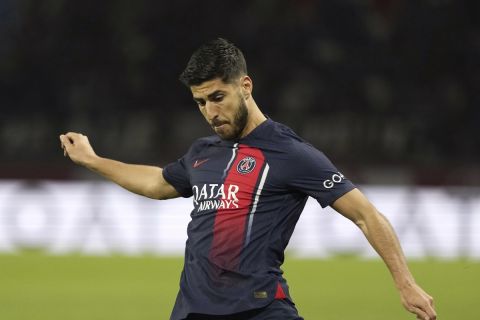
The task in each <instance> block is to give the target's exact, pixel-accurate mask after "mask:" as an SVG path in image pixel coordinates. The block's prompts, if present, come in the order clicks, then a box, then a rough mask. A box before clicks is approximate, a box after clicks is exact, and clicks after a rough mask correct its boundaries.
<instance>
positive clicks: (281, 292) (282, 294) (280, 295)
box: [275, 282, 287, 300]
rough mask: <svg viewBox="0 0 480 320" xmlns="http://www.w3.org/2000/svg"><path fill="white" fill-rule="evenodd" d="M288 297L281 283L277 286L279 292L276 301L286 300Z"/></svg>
mask: <svg viewBox="0 0 480 320" xmlns="http://www.w3.org/2000/svg"><path fill="white" fill-rule="evenodd" d="M286 298H287V295H286V294H285V291H283V288H282V285H281V284H280V282H279V283H278V284H277V292H276V293H275V299H276V300H283V299H286Z"/></svg>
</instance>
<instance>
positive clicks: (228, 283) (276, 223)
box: [60, 39, 436, 320]
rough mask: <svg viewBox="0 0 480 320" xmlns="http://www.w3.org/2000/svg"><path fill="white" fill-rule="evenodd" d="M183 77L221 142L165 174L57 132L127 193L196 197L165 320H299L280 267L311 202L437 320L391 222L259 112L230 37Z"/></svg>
mask: <svg viewBox="0 0 480 320" xmlns="http://www.w3.org/2000/svg"><path fill="white" fill-rule="evenodd" d="M180 80H181V81H182V82H183V83H184V84H185V85H186V86H187V87H189V88H190V90H191V92H192V95H193V100H194V101H195V102H196V103H197V104H198V107H199V109H200V112H201V113H202V115H203V116H204V117H205V120H206V121H207V122H208V123H209V124H210V125H211V126H212V128H213V130H214V131H215V133H216V135H214V136H210V137H205V138H200V139H198V140H197V141H195V142H194V143H193V144H192V146H191V147H190V149H189V150H188V152H187V153H186V154H185V155H184V156H183V157H182V158H180V159H179V160H178V161H175V162H173V163H171V164H169V165H167V166H166V167H165V168H163V169H162V168H159V167H154V166H142V165H132V164H126V163H122V162H118V161H115V160H111V159H106V158H103V157H99V156H97V155H96V154H95V152H94V151H93V149H92V147H91V145H90V144H89V142H88V139H87V137H86V136H84V135H82V134H78V133H72V132H70V133H67V134H65V135H61V136H60V140H61V144H62V147H63V149H64V153H65V155H68V156H69V157H70V158H71V159H72V160H73V161H74V162H76V163H78V164H80V165H83V166H85V167H87V168H89V169H91V170H93V171H95V172H98V173H99V174H101V175H103V176H104V177H106V178H107V179H110V180H112V181H113V182H115V183H117V184H119V185H120V186H122V187H124V188H126V189H128V190H130V191H132V192H135V193H138V194H140V195H144V196H147V197H150V198H154V199H170V198H175V197H179V196H182V197H191V196H193V206H194V208H193V210H192V212H191V218H192V219H191V221H190V223H189V224H188V229H187V232H188V241H187V243H186V251H185V262H184V263H185V264H184V269H183V272H182V275H181V280H180V290H179V293H178V296H177V300H176V302H175V306H174V309H173V312H172V315H171V318H170V319H172V320H179V319H242V320H245V319H250V320H266V319H276V320H294V319H302V318H301V317H300V316H299V315H298V312H297V310H296V308H295V305H294V303H293V300H292V298H291V296H290V293H289V290H288V285H287V282H286V280H285V278H284V277H283V276H282V270H281V269H280V266H281V265H282V263H283V261H284V250H285V248H286V246H287V244H288V241H289V239H290V237H291V235H292V233H293V230H294V227H295V224H296V222H297V221H298V218H299V216H300V213H301V211H302V210H303V208H304V206H305V203H306V201H307V198H308V197H309V196H311V197H314V198H315V199H316V200H317V201H318V202H319V203H320V205H321V206H322V207H326V206H331V207H333V208H334V209H335V210H336V211H338V212H339V213H340V214H342V215H344V216H345V217H347V218H348V219H350V220H352V221H353V222H354V223H355V224H356V225H357V226H359V228H360V229H361V230H362V231H363V233H364V234H365V236H366V237H367V239H368V240H369V242H370V243H371V245H372V246H373V247H374V248H375V250H376V251H377V252H378V253H379V255H380V256H381V257H382V259H383V260H384V261H385V264H386V265H387V267H388V269H389V270H390V272H391V274H392V277H393V280H394V282H395V285H396V287H397V289H398V291H399V293H400V296H401V299H402V302H403V304H404V306H405V308H406V309H407V310H409V311H411V312H413V313H415V314H416V315H417V317H418V318H419V319H429V320H434V319H436V315H435V311H434V309H433V300H432V298H431V297H430V296H429V295H428V294H427V293H426V292H424V291H423V290H422V289H421V288H420V287H419V286H418V285H417V284H416V283H415V280H414V278H413V276H412V275H411V273H410V271H409V269H408V266H407V264H406V262H405V258H404V255H403V253H402V250H401V247H400V244H399V242H398V240H397V237H396V235H395V233H394V231H393V229H392V227H391V226H390V224H389V223H388V221H387V220H386V219H385V217H384V216H383V215H382V214H380V213H379V212H378V211H377V209H376V208H375V207H374V206H373V205H372V204H371V203H370V202H369V201H368V200H367V199H366V197H365V196H364V195H363V194H362V193H361V192H360V191H359V190H358V189H357V188H356V187H355V186H354V185H353V184H352V183H351V182H350V181H349V180H348V179H347V178H345V176H344V175H343V174H342V173H340V172H339V171H338V170H337V169H336V168H335V166H334V165H333V164H332V163H331V162H330V161H329V160H328V159H327V157H326V156H325V155H324V154H323V153H322V152H320V151H318V150H317V149H315V148H314V147H313V146H312V145H310V144H308V143H307V142H305V141H304V140H303V139H302V138H300V137H298V136H297V135H296V134H295V133H294V132H293V131H292V130H291V129H289V128H288V127H286V126H285V125H282V124H280V123H277V122H275V121H273V120H271V119H268V118H267V117H265V115H264V114H263V113H262V112H261V111H260V109H259V108H258V106H257V104H256V103H255V100H254V99H253V96H252V91H253V82H252V79H251V78H250V77H249V76H248V74H247V66H246V62H245V59H244V56H243V54H242V52H241V51H240V50H239V49H238V48H237V47H235V46H234V45H233V44H232V43H230V42H228V41H226V40H224V39H216V40H214V41H211V42H209V43H206V44H205V45H203V46H201V47H200V48H199V49H198V50H197V51H196V52H195V53H194V54H193V55H192V57H191V59H190V61H189V62H188V65H187V67H186V69H185V70H184V72H183V73H182V75H181V76H180ZM312 276H314V275H312Z"/></svg>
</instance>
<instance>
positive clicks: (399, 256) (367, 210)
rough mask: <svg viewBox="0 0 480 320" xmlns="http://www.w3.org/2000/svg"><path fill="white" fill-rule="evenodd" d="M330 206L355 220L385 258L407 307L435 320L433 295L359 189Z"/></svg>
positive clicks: (420, 317) (385, 222)
mask: <svg viewBox="0 0 480 320" xmlns="http://www.w3.org/2000/svg"><path fill="white" fill-rule="evenodd" d="M331 207H332V208H334V209H335V210H336V211H338V212H339V213H340V214H342V215H343V216H345V217H346V218H348V219H350V220H351V221H352V222H353V223H355V224H356V225H357V226H358V227H359V228H360V229H361V230H362V232H363V233H364V234H365V236H366V238H367V239H368V241H369V242H370V244H371V245H372V247H373V248H374V249H375V250H376V251H377V253H378V254H379V255H380V256H381V257H382V259H383V261H385V264H386V265H387V267H388V269H389V270H390V273H391V274H392V277H393V279H394V282H395V285H396V287H397V289H398V291H399V292H400V296H401V299H402V303H403V305H404V307H405V308H406V309H407V310H408V311H410V312H412V313H414V314H416V315H417V318H418V319H428V320H435V319H436V318H437V316H436V312H435V309H434V306H433V298H432V297H431V296H430V295H428V294H427V293H426V292H425V291H424V290H423V289H422V288H420V286H418V285H417V284H416V282H415V279H414V278H413V276H412V274H411V273H410V270H409V269H408V266H407V262H406V259H405V256H404V254H403V251H402V248H401V246H400V243H399V241H398V238H397V236H396V234H395V231H394V230H393V228H392V226H391V225H390V223H389V222H388V220H387V219H386V218H385V217H384V216H383V215H382V214H381V213H380V212H379V211H378V210H377V209H376V208H375V207H374V206H373V204H372V203H371V202H370V201H369V200H368V199H367V198H366V197H365V196H364V195H363V193H362V192H360V190H358V189H353V190H352V191H350V192H348V193H346V194H345V195H343V196H341V197H340V198H338V199H337V200H336V201H334V202H333V204H332V205H331Z"/></svg>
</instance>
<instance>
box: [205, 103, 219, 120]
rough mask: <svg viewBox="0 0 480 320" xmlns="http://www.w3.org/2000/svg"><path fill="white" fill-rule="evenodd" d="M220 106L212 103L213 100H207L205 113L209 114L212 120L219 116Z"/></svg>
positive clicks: (208, 116)
mask: <svg viewBox="0 0 480 320" xmlns="http://www.w3.org/2000/svg"><path fill="white" fill-rule="evenodd" d="M218 111H219V110H218V106H217V105H215V103H212V102H211V101H207V102H206V103H205V115H206V116H207V119H208V120H210V121H212V120H213V119H215V118H217V117H218Z"/></svg>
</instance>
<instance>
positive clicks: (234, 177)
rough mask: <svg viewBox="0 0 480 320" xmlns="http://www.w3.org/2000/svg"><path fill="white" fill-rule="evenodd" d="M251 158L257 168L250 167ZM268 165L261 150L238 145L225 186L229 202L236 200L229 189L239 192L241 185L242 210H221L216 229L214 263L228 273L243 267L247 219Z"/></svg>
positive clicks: (239, 203) (237, 196)
mask: <svg viewBox="0 0 480 320" xmlns="http://www.w3.org/2000/svg"><path fill="white" fill-rule="evenodd" d="M248 157H252V158H254V159H255V167H254V168H253V169H251V166H249V165H248V161H245V159H247V158H248ZM242 160H243V161H242ZM264 162H265V158H264V156H263V153H262V152H261V151H260V150H259V149H255V148H251V147H249V146H246V145H239V146H238V152H237V156H236V157H235V160H234V162H233V164H232V166H231V167H230V169H229V171H228V174H227V176H226V178H225V181H224V183H223V184H224V188H225V189H224V190H225V198H224V199H225V200H227V201H228V200H235V199H234V196H233V195H231V194H230V192H228V190H235V189H236V186H238V192H237V193H236V194H235V197H236V198H237V199H238V202H237V205H238V207H236V206H233V209H232V208H230V209H222V208H220V209H218V210H217V215H216V217H215V224H214V227H213V240H212V247H211V251H210V260H211V261H212V262H213V263H214V264H215V265H217V266H218V267H221V268H223V269H226V270H236V269H238V267H239V263H240V254H241V252H242V248H243V245H244V242H245V226H246V219H247V217H248V214H249V212H250V210H251V205H252V202H253V200H254V198H255V192H256V186H257V181H258V177H259V176H260V172H261V171H262V167H263V164H264ZM240 163H241V164H240ZM237 167H238V169H239V170H237ZM250 170H251V171H250ZM239 171H240V172H239ZM241 172H243V173H241ZM231 188H232V189H231ZM229 194H230V199H228V197H229Z"/></svg>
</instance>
